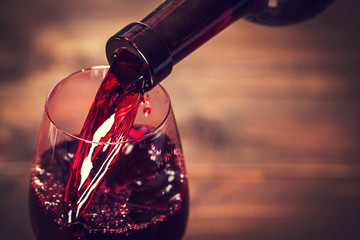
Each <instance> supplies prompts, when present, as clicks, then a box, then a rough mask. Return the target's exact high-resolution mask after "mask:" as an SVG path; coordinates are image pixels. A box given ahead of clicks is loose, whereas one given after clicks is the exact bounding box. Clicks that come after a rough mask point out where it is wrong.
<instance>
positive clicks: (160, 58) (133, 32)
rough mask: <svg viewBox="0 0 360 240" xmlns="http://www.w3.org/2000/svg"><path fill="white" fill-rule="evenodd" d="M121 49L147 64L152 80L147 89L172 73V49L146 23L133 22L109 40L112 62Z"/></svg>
mask: <svg viewBox="0 0 360 240" xmlns="http://www.w3.org/2000/svg"><path fill="white" fill-rule="evenodd" d="M121 49H126V50H127V51H129V52H131V53H132V54H134V55H135V56H137V57H138V58H139V59H142V60H143V61H144V63H145V64H146V66H147V68H148V71H149V74H150V81H149V82H148V85H147V86H145V88H144V90H145V91H149V90H151V89H152V88H153V87H155V86H156V85H157V84H159V83H160V82H161V81H162V80H163V79H165V78H166V77H167V76H168V75H169V74H170V73H171V70H172V66H173V60H172V54H171V51H170V49H169V48H168V47H167V44H166V42H165V41H164V40H163V39H162V38H161V37H160V35H159V34H158V33H156V32H155V31H154V30H153V29H151V28H150V27H149V26H148V25H146V24H144V23H141V22H134V23H131V24H129V25H127V26H126V27H125V28H123V29H122V30H120V31H119V32H117V33H116V34H114V35H113V36H112V37H111V38H110V39H109V40H108V42H107V43H106V56H107V59H108V62H109V63H110V64H111V63H112V61H113V58H114V54H115V53H116V52H117V51H119V50H121Z"/></svg>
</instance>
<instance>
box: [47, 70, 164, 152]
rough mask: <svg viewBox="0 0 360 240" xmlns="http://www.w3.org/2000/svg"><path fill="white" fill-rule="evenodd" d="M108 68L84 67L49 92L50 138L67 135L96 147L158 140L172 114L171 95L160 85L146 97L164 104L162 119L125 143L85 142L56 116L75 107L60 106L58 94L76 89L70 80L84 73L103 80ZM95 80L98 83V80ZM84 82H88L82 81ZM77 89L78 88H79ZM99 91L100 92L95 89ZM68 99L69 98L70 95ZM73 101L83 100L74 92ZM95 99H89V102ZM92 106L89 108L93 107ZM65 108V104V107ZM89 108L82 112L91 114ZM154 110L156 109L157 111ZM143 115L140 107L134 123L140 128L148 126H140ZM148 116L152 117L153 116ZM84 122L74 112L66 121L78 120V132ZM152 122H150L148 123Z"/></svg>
mask: <svg viewBox="0 0 360 240" xmlns="http://www.w3.org/2000/svg"><path fill="white" fill-rule="evenodd" d="M108 69H109V66H95V67H90V68H85V69H81V70H79V71H77V72H74V73H72V74H70V75H69V76H68V77H66V78H64V79H62V80H60V81H59V82H58V83H56V84H55V85H54V86H53V87H52V89H51V90H50V92H49V93H48V95H47V97H46V102H45V114H46V118H47V119H48V120H49V121H50V129H49V136H50V135H53V136H50V137H51V138H52V137H54V138H57V137H59V133H60V134H62V135H64V136H65V138H67V139H68V138H70V139H72V140H76V141H83V142H86V143H89V144H96V145H119V144H127V143H129V144H130V143H134V142H139V141H141V140H143V139H148V138H151V137H155V136H157V135H158V134H159V133H160V132H161V131H162V130H163V128H165V125H166V122H167V121H168V119H169V117H170V113H171V101H170V97H169V95H168V93H167V92H166V90H165V89H164V87H163V86H161V85H160V84H159V85H157V86H156V87H154V88H153V89H152V90H151V91H149V92H147V93H146V94H148V95H149V97H150V99H151V101H152V102H154V101H162V102H161V104H159V105H160V106H162V109H160V110H161V113H160V116H161V117H158V118H157V119H156V121H155V120H154V123H152V124H151V125H150V126H151V128H150V129H151V130H149V131H147V132H146V133H144V134H142V135H140V136H138V137H136V138H131V139H129V140H124V141H119V142H96V141H91V140H87V139H83V138H81V137H79V136H78V135H76V134H74V133H73V132H74V131H73V130H70V129H69V128H67V127H66V126H65V124H63V120H62V119H60V118H61V117H62V116H61V114H58V113H56V108H69V109H68V110H69V111H71V107H72V106H61V105H62V104H63V102H62V98H63V96H62V95H59V94H58V92H64V91H67V89H73V88H74V87H75V86H72V85H71V81H72V80H74V79H77V78H81V77H83V76H81V75H83V74H85V75H86V76H90V78H91V77H94V78H97V80H98V79H101V80H102V79H103V77H104V76H105V74H106V72H107V71H108ZM87 80H88V82H91V81H92V80H93V79H87ZM97 80H96V81H97ZM101 80H99V82H101ZM83 82H84V83H85V82H86V81H83ZM77 87H78V86H77ZM96 90H97V89H96ZM96 90H95V91H96ZM67 96H69V95H67ZM71 96H72V99H71V101H72V102H73V103H74V105H75V104H76V103H75V102H77V99H76V98H80V95H78V96H77V95H76V91H74V94H71ZM94 97H95V95H94V96H89V99H91V98H92V100H93V98H94ZM92 100H91V102H90V103H89V107H90V104H91V103H92ZM63 105H65V103H64V104H63ZM89 107H85V108H84V109H83V111H88V110H89V109H90V108H89ZM154 110H155V109H154ZM141 115H143V113H142V112H141V109H140V108H139V110H138V113H137V117H136V119H135V124H137V125H147V124H146V123H141V122H140V121H141V120H138V119H139V116H141ZM148 117H150V118H151V117H152V116H151V114H150V115H149V116H148ZM83 120H84V119H79V117H78V116H77V114H76V113H75V114H74V115H73V116H72V117H71V118H70V119H67V120H66V121H67V122H72V121H78V122H79V124H78V126H80V128H79V129H77V130H78V131H80V130H81V126H82V124H83ZM149 121H151V119H150V120H149Z"/></svg>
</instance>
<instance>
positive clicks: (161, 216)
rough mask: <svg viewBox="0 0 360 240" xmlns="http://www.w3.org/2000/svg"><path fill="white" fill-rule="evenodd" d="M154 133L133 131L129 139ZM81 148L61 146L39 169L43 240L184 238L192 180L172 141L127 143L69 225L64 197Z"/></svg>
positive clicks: (35, 190)
mask: <svg viewBox="0 0 360 240" xmlns="http://www.w3.org/2000/svg"><path fill="white" fill-rule="evenodd" d="M151 130H152V129H150V128H149V127H146V126H133V127H132V128H131V130H130V132H129V135H128V139H129V140H131V139H133V138H137V137H139V136H143V135H144V134H146V133H148V132H149V131H151ZM77 143H78V141H73V142H62V143H60V144H58V145H56V146H55V148H54V149H49V150H48V151H46V152H45V153H44V154H43V155H42V156H41V158H42V159H41V161H38V162H39V164H38V165H34V166H33V171H32V176H31V186H30V214H31V219H32V225H33V229H34V232H35V234H36V236H37V238H38V239H39V240H42V239H44V240H45V239H46V240H49V239H51V240H57V239H59V240H60V239H62V240H67V239H71V240H73V239H74V240H75V239H99V240H100V239H109V240H112V239H114V240H115V239H117V240H122V239H127V240H130V239H131V240H137V239H139V240H140V239H142V240H144V239H153V240H160V239H161V240H180V239H181V238H182V235H183V233H184V231H185V225H186V222H187V216H188V186H187V179H186V177H185V176H184V175H183V173H185V170H184V169H183V168H184V166H183V159H182V156H181V154H178V152H179V149H177V148H176V147H175V145H174V144H173V143H172V141H171V140H170V139H169V138H168V137H167V136H166V135H164V134H159V135H156V136H155V137H154V136H153V135H151V136H149V137H147V138H145V139H142V140H141V141H134V142H128V143H126V144H125V145H124V147H123V151H122V152H121V153H120V154H118V155H117V157H116V159H115V161H114V163H113V165H112V167H111V168H110V169H109V170H108V172H107V174H106V175H105V177H104V178H103V180H102V181H101V183H100V184H99V186H98V188H97V189H96V190H95V191H94V194H93V197H92V200H91V201H90V203H89V205H88V207H87V208H86V210H84V211H83V212H81V213H80V214H79V216H78V217H77V218H76V221H73V222H71V223H68V219H67V218H68V216H67V215H66V214H64V210H66V209H67V207H68V206H67V202H66V201H64V194H65V188H66V184H67V181H68V179H69V169H70V165H71V161H73V156H74V155H75V153H76V151H77V149H78V147H79V146H78V145H77Z"/></svg>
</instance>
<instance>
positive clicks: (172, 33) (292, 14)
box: [106, 0, 335, 91]
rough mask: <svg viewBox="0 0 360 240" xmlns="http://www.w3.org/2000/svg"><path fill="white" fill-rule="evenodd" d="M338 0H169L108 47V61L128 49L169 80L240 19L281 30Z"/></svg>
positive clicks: (154, 74)
mask: <svg viewBox="0 0 360 240" xmlns="http://www.w3.org/2000/svg"><path fill="white" fill-rule="evenodd" d="M334 1H335V0H167V1H164V2H163V3H162V4H161V5H160V6H159V7H157V8H156V9H155V10H154V11H152V12H151V13H150V14H149V15H148V16H146V17H145V18H144V19H143V20H141V21H140V22H135V23H131V24H129V25H128V26H126V27H125V28H123V29H122V30H120V31H119V32H117V33H116V34H115V35H114V36H112V37H111V38H110V39H109V40H108V42H107V45H106V54H107V58H108V61H109V63H111V62H112V59H113V56H114V54H115V53H116V51H118V50H121V49H127V50H128V51H131V52H132V53H133V54H135V55H137V56H138V57H140V58H141V59H143V60H144V61H145V63H146V65H147V67H148V70H149V73H150V75H151V79H150V81H149V82H147V83H146V85H145V87H144V90H145V91H147V90H149V89H151V88H153V87H154V86H155V85H156V84H158V83H159V82H160V81H161V80H163V79H164V78H166V77H167V76H168V75H169V74H170V72H171V70H172V66H173V65H175V64H176V63H178V62H179V61H181V60H182V59H183V58H185V57H186V56H187V55H189V54H190V53H191V52H193V51H194V50H195V49H196V48H198V47H199V46H201V45H202V44H203V43H205V42H206V41H208V40H209V39H210V38H211V37H213V36H214V35H216V34H217V33H218V32H220V31H221V30H222V29H224V28H226V27H227V26H228V25H229V24H231V23H232V22H234V21H236V20H238V19H239V18H241V17H242V18H244V19H247V20H249V21H252V22H255V23H259V24H264V25H270V26H280V25H288V24H293V23H296V22H300V21H303V20H305V19H308V18H310V17H312V16H315V15H317V14H318V13H319V12H321V11H322V10H323V9H325V8H326V7H328V6H329V5H330V4H331V3H332V2H334Z"/></svg>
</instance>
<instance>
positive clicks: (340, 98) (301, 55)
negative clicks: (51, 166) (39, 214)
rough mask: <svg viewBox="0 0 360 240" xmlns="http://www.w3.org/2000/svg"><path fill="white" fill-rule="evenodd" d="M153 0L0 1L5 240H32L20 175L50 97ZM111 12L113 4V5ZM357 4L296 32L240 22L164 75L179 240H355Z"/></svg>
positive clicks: (0, 202)
mask: <svg viewBox="0 0 360 240" xmlns="http://www.w3.org/2000/svg"><path fill="white" fill-rule="evenodd" d="M160 2H161V1H160V0H157V1H155V0H154V1H146V0H138V1H114V0H109V1H102V2H101V3H100V1H94V0H92V1H86V2H76V3H75V2H74V3H69V2H62V1H51V3H50V2H49V1H45V0H34V1H31V2H28V1H25V0H18V1H13V2H11V3H7V2H4V3H1V4H0V6H1V7H0V17H1V18H0V20H1V25H0V27H1V29H0V30H1V31H0V32H1V33H2V36H0V40H1V41H0V66H1V69H0V85H1V86H0V114H1V116H0V117H1V118H0V119H1V120H0V148H1V150H0V232H1V235H2V236H4V237H1V239H34V237H33V236H32V233H31V229H30V225H29V220H28V217H27V191H28V175H29V169H30V164H31V161H32V153H33V147H34V145H35V137H36V131H37V127H38V123H39V120H40V117H41V113H42V106H43V103H44V98H45V96H46V93H47V92H48V91H49V89H50V88H51V86H52V85H53V84H54V83H55V82H57V81H58V80H60V79H61V78H63V77H65V76H66V75H68V74H70V73H72V72H74V71H76V70H78V69H81V68H85V67H89V66H94V65H102V64H106V60H105V54H104V45H105V42H106V40H107V38H108V37H109V36H111V35H112V34H113V33H115V32H116V31H117V30H119V29H120V28H121V27H123V26H125V25H126V24H127V23H129V22H132V21H136V20H139V19H141V18H142V17H143V16H145V15H146V14H147V13H148V12H149V11H150V10H152V9H153V8H154V7H155V6H157V5H158V4H159V3H160ZM114 5H115V6H116V7H114ZM359 7H360V3H359V2H358V1H355V0H348V1H346V0H342V1H338V2H337V3H336V4H335V5H333V6H332V7H331V8H330V9H328V10H327V11H326V12H324V13H323V14H321V15H320V16H318V17H316V18H315V19H312V20H311V21H308V22H306V23H302V24H298V25H295V26H289V27H282V28H268V27H263V26H258V25H254V24H251V23H248V22H245V21H239V22H237V23H235V24H233V25H232V26H230V27H229V28H228V29H226V30H225V31H224V32H222V33H220V35H218V36H217V37H215V38H214V39H212V40H210V41H209V42H208V43H207V44H206V45H205V46H203V47H201V48H200V49H198V50H197V51H196V52H194V53H193V54H192V55H191V56H189V57H188V58H186V59H185V60H183V61H182V62H181V63H179V64H178V65H177V66H175V67H174V70H173V73H172V74H171V76H170V77H169V78H168V79H167V80H165V81H164V83H163V85H164V86H165V87H166V89H167V90H168V92H169V94H170V96H171V99H172V103H173V108H174V112H175V115H176V118H177V123H178V127H179V131H180V135H181V139H182V143H183V149H184V152H185V159H186V163H187V171H188V176H189V180H190V187H191V210H190V218H189V223H188V228H187V232H186V236H185V240H195V239H206V240H213V239H214V240H215V239H225V240H231V239H244V240H275V239H276V240H282V239H284V240H285V239H291V240H294V239H299V240H300V239H301V240H302V239H306V240H309V239H311V240H312V239H314V240H315V239H316V240H328V239H334V240H335V239H345V240H352V239H354V240H355V239H360V228H359V225H360V124H359V123H360V81H359V74H360V60H359V59H360V55H359V53H360V44H359V42H360V30H359V26H358V22H359V20H358V13H357V9H359Z"/></svg>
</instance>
